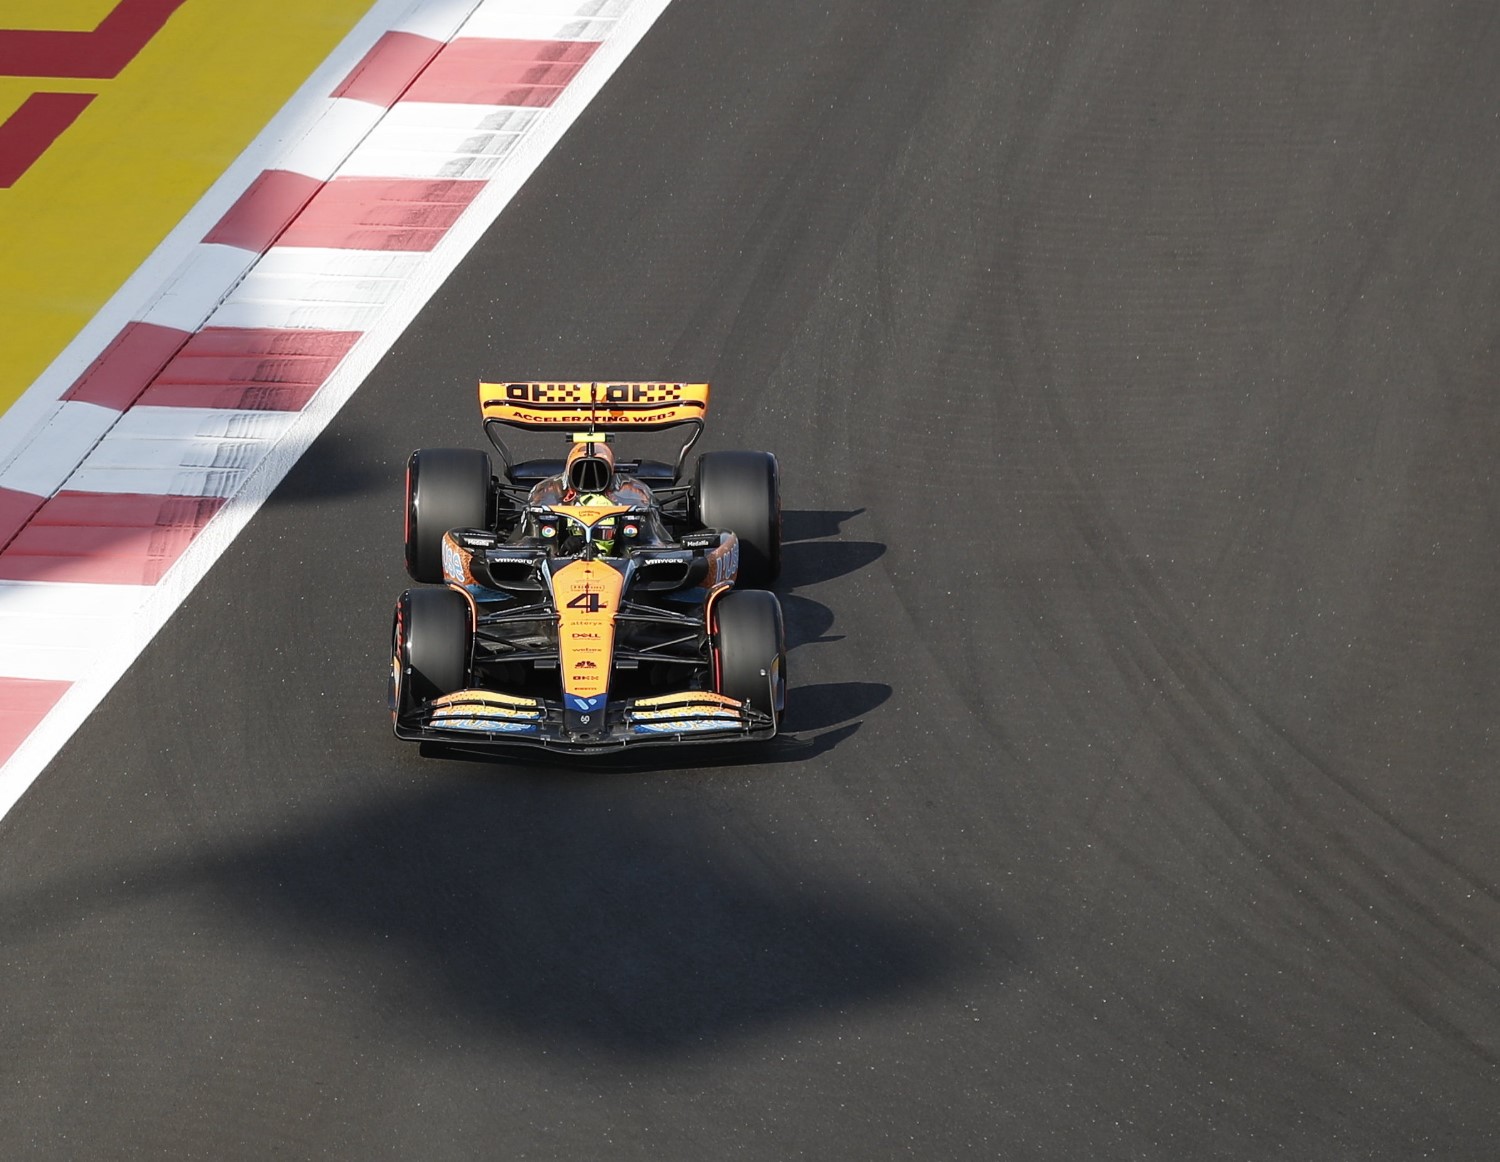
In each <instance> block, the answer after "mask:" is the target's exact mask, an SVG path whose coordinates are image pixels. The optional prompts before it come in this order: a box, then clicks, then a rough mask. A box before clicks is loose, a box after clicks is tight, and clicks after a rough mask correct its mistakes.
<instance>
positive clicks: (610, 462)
mask: <svg viewBox="0 0 1500 1162" xmlns="http://www.w3.org/2000/svg"><path fill="white" fill-rule="evenodd" d="M566 475H567V478H568V487H569V488H571V489H572V490H573V491H574V492H577V493H589V492H608V491H609V489H610V488H611V487H613V485H614V482H615V454H614V453H613V452H612V451H610V447H609V445H608V444H605V443H598V444H574V445H573V448H572V450H571V451H570V452H569V453H568V464H567V468H566Z"/></svg>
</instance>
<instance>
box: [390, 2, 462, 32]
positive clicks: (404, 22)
mask: <svg viewBox="0 0 1500 1162" xmlns="http://www.w3.org/2000/svg"><path fill="white" fill-rule="evenodd" d="M476 7H478V5H477V3H476V0H429V2H428V3H426V4H421V5H417V6H415V7H413V8H412V9H411V11H409V12H407V13H406V14H405V15H404V16H402V17H401V18H400V19H399V20H396V21H394V22H393V23H392V25H391V30H392V31H393V32H410V33H412V34H413V35H415V36H425V37H427V38H428V39H429V40H436V41H448V40H451V39H452V38H453V34H454V33H455V32H457V31H458V30H459V29H460V28H462V27H463V24H464V21H466V20H468V19H469V17H470V15H471V14H472V13H473V12H474V9H475V8H476Z"/></svg>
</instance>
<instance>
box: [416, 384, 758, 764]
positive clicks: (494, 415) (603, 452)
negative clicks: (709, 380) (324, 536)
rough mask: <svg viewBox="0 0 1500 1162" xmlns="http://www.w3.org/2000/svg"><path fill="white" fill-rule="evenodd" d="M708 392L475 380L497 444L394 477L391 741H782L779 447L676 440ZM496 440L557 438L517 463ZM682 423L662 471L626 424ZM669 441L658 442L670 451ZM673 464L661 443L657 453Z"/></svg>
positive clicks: (438, 453)
mask: <svg viewBox="0 0 1500 1162" xmlns="http://www.w3.org/2000/svg"><path fill="white" fill-rule="evenodd" d="M708 396H709V385H708V384H706V383H633V382H632V383H481V384H480V385H479V400H480V408H481V412H482V414H483V420H484V430H485V433H486V435H487V436H488V438H489V441H490V443H491V444H492V445H493V448H494V451H495V453H496V454H497V455H498V461H499V463H498V469H499V470H498V471H496V462H495V460H494V459H492V457H491V455H490V453H488V452H484V451H478V450H472V449H458V448H429V449H423V450H420V451H417V452H414V453H412V456H411V459H410V460H409V461H408V463H407V471H406V527H405V540H406V567H407V571H408V573H409V574H410V575H411V577H412V579H413V580H415V581H417V582H420V583H422V587H418V588H412V589H408V590H407V591H406V592H405V593H403V594H402V595H401V598H400V600H399V601H398V602H397V603H396V612H395V619H394V625H393V629H392V641H391V655H392V657H391V679H390V708H391V714H392V717H393V719H394V723H395V732H396V736H397V737H398V738H403V739H416V740H426V741H430V742H439V743H447V744H452V745H456V746H461V747H479V748H490V747H493V748H497V749H498V748H509V747H515V746H531V747H542V748H550V749H554V750H559V751H569V752H585V753H597V752H607V751H611V750H619V749H623V748H627V747H635V746H643V745H651V744H669V743H687V742H693V743H703V742H735V741H748V740H754V739H766V738H770V737H772V736H773V735H775V733H776V731H777V727H778V724H779V722H780V719H781V716H782V713H783V711H784V709H785V705H786V680H787V675H786V641H785V633H784V630H783V623H782V612H781V604H780V602H779V601H778V600H777V597H776V595H775V594H774V593H772V592H770V591H769V586H770V585H771V584H772V582H774V581H775V579H776V577H777V574H778V571H779V568H780V559H781V498H780V479H779V471H778V467H777V462H776V458H775V457H774V456H772V455H770V454H769V453H765V452H705V453H703V454H701V455H700V456H698V458H697V460H696V462H695V464H694V467H693V471H692V473H691V476H690V477H688V476H687V475H686V474H685V471H684V469H685V466H686V463H687V458H688V454H689V452H690V451H691V450H692V448H693V446H694V444H696V443H697V441H698V438H699V437H700V436H701V435H702V433H703V429H704V414H705V412H706V410H707V407H708ZM511 430H515V431H520V432H529V433H533V434H536V433H550V434H551V435H552V436H553V437H557V436H559V435H561V436H562V437H563V439H564V440H566V442H567V445H568V452H567V455H566V456H565V457H558V458H555V459H554V458H545V459H532V460H517V459H516V458H515V457H514V456H513V455H512V453H511V450H510V448H509V446H508V445H507V443H506V438H511V439H514V437H513V436H512V435H511ZM668 430H678V431H679V433H680V432H681V431H682V430H686V438H685V439H684V440H683V442H682V445H681V448H680V450H678V451H677V453H676V457H675V461H674V462H671V463H668V462H666V461H664V460H649V459H636V460H629V461H624V460H622V461H616V459H615V456H614V450H613V447H612V445H613V443H614V441H615V438H616V436H619V435H623V434H625V433H641V432H663V431H668ZM675 445H676V441H675V440H674V441H673V446H674V447H675ZM667 455H669V456H670V455H671V453H670V452H669V453H667Z"/></svg>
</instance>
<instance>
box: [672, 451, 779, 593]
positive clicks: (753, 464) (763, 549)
mask: <svg viewBox="0 0 1500 1162" xmlns="http://www.w3.org/2000/svg"><path fill="white" fill-rule="evenodd" d="M693 504H694V508H695V510H696V515H697V519H698V521H699V523H700V524H701V525H702V527H703V528H709V529H728V530H729V531H731V532H733V533H734V534H735V535H736V536H737V537H739V540H740V573H739V579H738V581H737V582H736V584H738V585H739V586H740V587H741V588H743V589H765V588H768V587H769V586H770V585H771V584H772V583H773V582H774V581H775V580H776V578H777V577H779V576H780V575H781V469H780V467H779V466H778V465H777V463H776V457H775V456H772V455H771V454H770V453H769V452H705V453H703V455H701V456H699V457H698V471H697V473H696V474H695V476H694V479H693Z"/></svg>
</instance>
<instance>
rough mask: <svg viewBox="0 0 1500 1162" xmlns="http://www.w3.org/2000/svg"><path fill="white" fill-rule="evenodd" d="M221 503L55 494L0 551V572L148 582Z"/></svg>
mask: <svg viewBox="0 0 1500 1162" xmlns="http://www.w3.org/2000/svg"><path fill="white" fill-rule="evenodd" d="M223 503H224V502H223V501H222V500H220V499H218V498H214V497H195V496H144V495H128V494H120V495H110V494H101V493H88V492H61V493H58V495H57V496H55V497H54V498H53V499H51V500H49V501H48V502H47V503H46V504H44V505H43V506H42V507H41V510H40V511H39V512H38V513H37V514H36V516H35V517H33V518H32V521H31V523H30V524H29V525H27V526H26V528H25V529H23V530H22V531H21V533H20V535H19V536H17V537H16V538H15V540H13V541H12V542H11V543H10V546H9V547H8V548H7V549H6V550H5V552H3V553H0V578H4V579H6V580H11V581H73V582H93V583H96V584H100V583H102V584H116V585H154V584H156V582H157V581H159V580H160V579H161V576H162V574H163V573H165V572H166V571H167V570H168V569H169V568H171V566H172V565H173V563H174V562H175V561H176V560H177V558H178V557H180V556H181V555H182V553H183V551H184V550H185V549H186V548H187V547H188V545H190V544H192V542H193V539H194V538H195V537H196V536H197V535H198V534H199V532H201V531H202V529H203V527H204V525H206V524H208V522H209V521H210V520H212V519H213V516H214V514H215V513H216V512H218V511H219V509H220V508H221V507H222V506H223Z"/></svg>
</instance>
